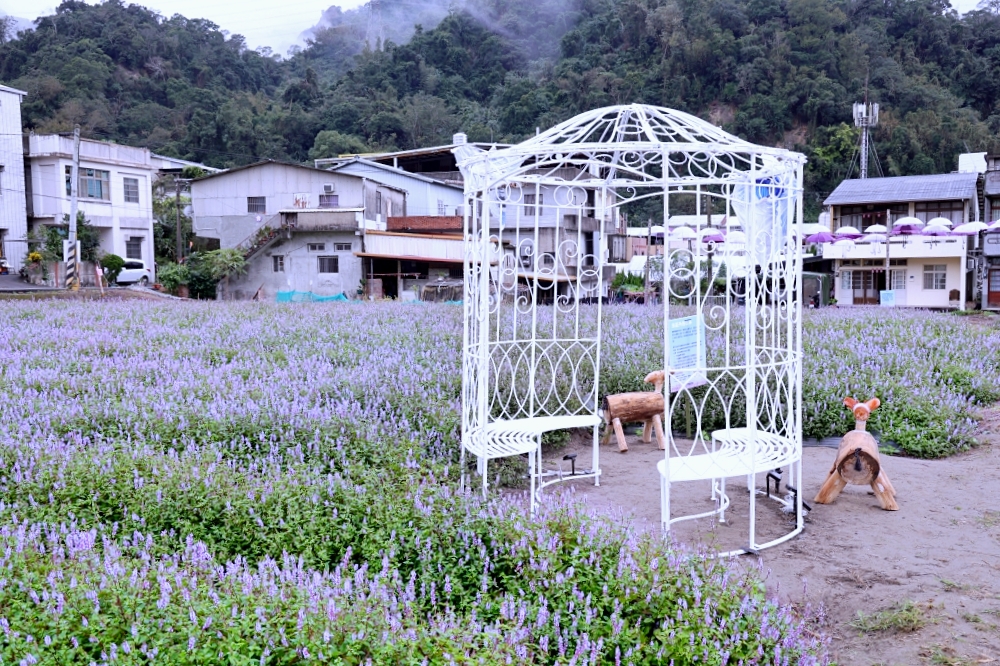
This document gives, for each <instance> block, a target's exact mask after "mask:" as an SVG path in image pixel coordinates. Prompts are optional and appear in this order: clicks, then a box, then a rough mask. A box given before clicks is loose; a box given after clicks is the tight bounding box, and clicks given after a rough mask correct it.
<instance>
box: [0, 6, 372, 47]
mask: <svg viewBox="0 0 1000 666" xmlns="http://www.w3.org/2000/svg"><path fill="white" fill-rule="evenodd" d="M366 1H367V0H339V1H338V0H281V1H280V2H273V1H272V0H143V1H142V2H137V3H135V4H139V5H143V6H144V7H149V8H150V9H153V10H155V11H158V12H159V13H161V14H163V15H164V16H173V15H174V14H182V15H184V16H186V17H188V18H204V19H208V20H209V21H212V22H213V23H217V24H218V25H219V27H220V28H222V29H223V30H228V31H229V32H230V33H235V34H240V35H243V36H244V37H246V40H247V44H248V45H249V46H250V47H251V48H257V47H259V46H270V47H271V48H272V49H274V52H275V53H280V54H281V55H285V53H286V52H287V51H288V47H289V46H291V45H292V44H297V43H301V42H299V35H300V34H301V33H302V31H304V30H308V29H309V28H311V27H313V26H314V25H316V24H317V23H318V22H319V20H320V17H321V16H322V15H323V11H324V10H325V9H327V8H328V7H330V6H331V5H340V7H341V8H343V9H353V8H355V7H358V6H359V5H363V4H365V2H366ZM88 2H89V4H98V3H97V2H94V1H93V0H88ZM58 5H59V0H0V13H3V14H10V15H12V16H17V17H19V18H26V19H35V18H38V17H39V16H45V15H47V14H53V13H55V8H56V7H57V6H58Z"/></svg>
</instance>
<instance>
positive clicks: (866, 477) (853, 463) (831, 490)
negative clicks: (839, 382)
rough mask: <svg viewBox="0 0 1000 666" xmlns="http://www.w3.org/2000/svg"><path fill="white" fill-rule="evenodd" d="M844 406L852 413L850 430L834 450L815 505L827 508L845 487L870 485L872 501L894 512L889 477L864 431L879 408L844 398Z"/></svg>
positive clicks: (873, 402)
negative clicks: (831, 464)
mask: <svg viewBox="0 0 1000 666" xmlns="http://www.w3.org/2000/svg"><path fill="white" fill-rule="evenodd" d="M844 404H845V405H846V406H847V408H848V409H850V410H851V411H852V412H854V430H852V431H851V432H849V433H847V434H846V435H844V439H843V440H841V442H840V448H839V449H837V459H836V461H835V462H834V463H833V468H832V469H831V470H830V475H829V476H827V477H826V481H825V482H824V483H823V487H822V488H820V489H819V494H818V495H816V499H815V500H814V501H816V502H817V503H819V504H830V503H831V502H833V500H835V499H837V495H839V494H840V491H842V490H843V489H844V487H845V486H847V484H849V483H850V484H852V485H858V486H863V485H869V484H870V485H871V487H872V490H874V491H875V497H877V498H878V501H879V504H881V505H882V508H883V509H885V510H886V511H898V510H899V505H898V504H896V490H895V488H893V487H892V484H891V483H889V477H888V476H887V475H886V473H885V471H884V470H883V469H882V466H881V464H880V463H879V456H878V444H876V442H875V438H874V437H872V436H871V433H869V432H867V431H866V430H865V425H866V423H867V421H868V416H869V415H870V414H871V413H872V412H873V411H875V410H876V409H877V408H878V406H879V405H880V404H881V403H880V402H879V399H878V398H872V399H871V400H869V401H868V402H858V401H857V400H855V399H854V398H844Z"/></svg>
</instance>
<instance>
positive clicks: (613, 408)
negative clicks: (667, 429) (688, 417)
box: [602, 370, 666, 453]
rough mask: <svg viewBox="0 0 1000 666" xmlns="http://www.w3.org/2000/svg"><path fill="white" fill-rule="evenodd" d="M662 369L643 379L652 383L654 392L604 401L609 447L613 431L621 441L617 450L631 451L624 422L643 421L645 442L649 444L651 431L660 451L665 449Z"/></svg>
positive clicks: (637, 393)
mask: <svg viewBox="0 0 1000 666" xmlns="http://www.w3.org/2000/svg"><path fill="white" fill-rule="evenodd" d="M663 380H664V372H663V370H656V371H655V372H651V373H649V374H648V375H646V379H645V380H644V381H645V382H646V383H647V384H653V386H654V390H652V391H638V392H634V393H616V394H614V395H609V396H606V397H605V398H604V426H605V430H604V440H603V442H602V443H603V444H607V443H608V441H610V439H611V432H612V429H614V433H615V438H616V439H617V441H618V450H619V451H620V452H621V453H626V452H627V451H628V444H627V443H626V441H625V431H624V430H623V429H622V424H623V423H632V422H635V421H642V423H643V426H644V427H643V430H642V441H644V442H649V441H650V440H651V439H652V431H655V432H656V443H657V444H658V445H659V447H660V449H661V450H662V449H664V448H665V447H666V443H665V440H664V437H663V422H662V420H661V418H660V415H661V414H663V405H664V402H663Z"/></svg>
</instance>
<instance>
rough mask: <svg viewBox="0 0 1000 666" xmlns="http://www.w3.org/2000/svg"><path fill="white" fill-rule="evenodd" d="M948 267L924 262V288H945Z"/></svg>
mask: <svg viewBox="0 0 1000 666" xmlns="http://www.w3.org/2000/svg"><path fill="white" fill-rule="evenodd" d="M947 284H948V267H947V266H945V265H944V264H924V289H947Z"/></svg>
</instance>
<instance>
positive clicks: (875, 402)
mask: <svg viewBox="0 0 1000 666" xmlns="http://www.w3.org/2000/svg"><path fill="white" fill-rule="evenodd" d="M865 404H866V405H868V411H869V412H874V411H875V410H876V409H878V406H879V405H881V404H882V403H881V402H880V401H879V399H878V398H872V399H871V400H869V401H868V402H866V403H865Z"/></svg>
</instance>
